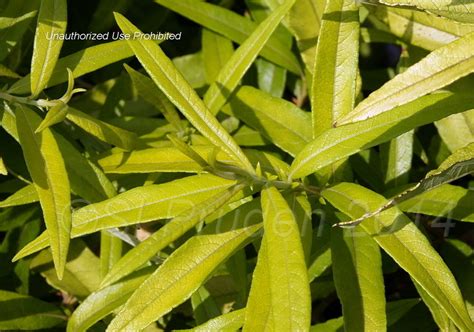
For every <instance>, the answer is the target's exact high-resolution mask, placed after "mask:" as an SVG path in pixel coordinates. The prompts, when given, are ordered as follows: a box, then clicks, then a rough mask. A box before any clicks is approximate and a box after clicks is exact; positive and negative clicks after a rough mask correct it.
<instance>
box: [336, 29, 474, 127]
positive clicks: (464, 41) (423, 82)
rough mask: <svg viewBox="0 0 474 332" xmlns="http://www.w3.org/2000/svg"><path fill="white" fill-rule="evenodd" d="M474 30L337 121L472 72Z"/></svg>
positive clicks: (380, 109) (387, 107) (370, 113)
mask: <svg viewBox="0 0 474 332" xmlns="http://www.w3.org/2000/svg"><path fill="white" fill-rule="evenodd" d="M473 43H474V33H470V34H468V35H466V36H464V37H462V38H459V39H457V40H455V41H454V42H452V43H450V44H448V45H446V46H443V47H440V48H438V49H437V50H435V51H433V52H431V53H430V54H429V55H428V56H426V57H425V58H424V59H422V60H421V61H420V62H418V63H416V64H414V65H413V66H411V67H409V68H408V69H407V70H406V71H404V72H403V73H401V74H399V75H397V76H395V77H394V78H393V79H392V80H390V81H388V82H387V83H385V84H384V85H383V86H382V87H381V88H380V89H378V90H377V91H375V92H373V93H372V94H371V95H369V96H368V97H367V98H366V99H364V100H363V101H362V102H361V103H360V104H359V105H357V107H356V108H355V109H354V111H353V112H351V113H350V114H348V115H346V116H343V117H342V118H340V119H339V120H338V121H337V124H339V125H341V124H347V123H351V122H356V121H362V120H365V119H368V118H372V117H374V116H376V115H378V114H381V113H384V112H388V111H391V110H393V108H395V107H397V106H399V105H403V104H406V103H408V102H410V101H412V100H415V99H417V98H419V97H421V96H424V95H426V94H428V93H430V92H433V91H435V90H438V89H440V88H442V87H444V86H446V85H448V84H450V83H452V82H454V81H456V80H457V79H459V78H461V77H463V76H466V75H469V74H470V73H472V72H473V71H474V48H473V47H472V44H473Z"/></svg>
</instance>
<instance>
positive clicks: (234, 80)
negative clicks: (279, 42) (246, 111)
mask: <svg viewBox="0 0 474 332" xmlns="http://www.w3.org/2000/svg"><path fill="white" fill-rule="evenodd" d="M294 3H295V0H286V1H285V2H284V3H283V4H282V5H281V6H279V7H278V8H277V9H276V10H275V11H273V12H272V13H271V14H270V15H269V16H268V17H267V18H266V19H265V20H264V21H263V22H262V23H260V24H259V25H258V27H257V28H256V29H255V30H254V31H253V32H252V34H251V35H250V36H249V37H248V38H247V39H246V40H245V42H243V43H242V45H241V46H240V47H239V48H238V49H237V50H236V51H235V52H234V54H233V55H232V57H231V58H230V59H229V61H227V63H226V64H225V65H224V67H223V68H222V69H221V71H220V72H219V75H218V76H217V78H216V80H215V82H214V83H212V84H211V86H210V87H209V89H208V90H207V91H206V94H205V95H204V103H205V104H206V106H207V107H208V109H209V111H210V112H211V113H213V114H216V113H217V112H218V111H219V110H220V109H221V107H222V106H224V104H225V103H226V101H227V99H228V98H229V96H230V95H231V94H232V93H233V92H234V90H235V88H236V87H237V85H238V84H239V82H240V80H241V79H242V77H243V76H244V75H245V73H246V72H247V70H248V69H249V67H250V65H251V64H252V63H253V62H254V60H255V59H256V58H257V56H258V54H259V53H260V51H261V50H262V49H263V47H264V46H265V45H266V43H267V42H268V40H269V38H270V36H271V35H272V34H273V32H274V31H275V29H276V28H277V27H278V24H279V23H280V21H281V20H282V19H283V17H284V16H285V15H286V13H288V11H289V10H290V8H291V7H292V6H293V4H294Z"/></svg>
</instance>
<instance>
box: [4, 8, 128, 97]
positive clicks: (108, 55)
mask: <svg viewBox="0 0 474 332" xmlns="http://www.w3.org/2000/svg"><path fill="white" fill-rule="evenodd" d="M28 1H29V0H28ZM131 56H133V51H132V50H131V49H130V47H129V46H128V44H127V41H125V40H117V41H113V42H109V43H104V44H99V45H95V46H91V47H88V48H86V49H83V50H81V51H78V52H76V53H73V54H70V55H67V56H65V57H63V58H61V59H59V60H58V62H57V63H56V66H55V67H54V70H53V72H52V74H51V77H50V79H49V82H48V87H52V86H55V85H58V84H61V83H64V82H67V80H68V73H67V68H71V69H72V73H73V76H74V78H78V77H81V76H83V75H85V74H87V73H90V72H93V71H96V70H97V69H100V68H102V67H105V66H107V65H109V64H111V63H114V62H117V61H120V60H123V59H126V58H129V57H131ZM30 81H31V75H27V76H25V77H23V78H22V79H20V80H18V81H17V82H15V84H13V85H12V86H11V87H10V89H8V92H10V93H13V94H27V93H29V92H30V91H31V88H30Z"/></svg>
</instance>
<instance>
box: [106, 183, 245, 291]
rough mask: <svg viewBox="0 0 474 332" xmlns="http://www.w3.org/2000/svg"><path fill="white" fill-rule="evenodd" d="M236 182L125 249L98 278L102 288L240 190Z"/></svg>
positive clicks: (131, 270)
mask: <svg viewBox="0 0 474 332" xmlns="http://www.w3.org/2000/svg"><path fill="white" fill-rule="evenodd" d="M243 187H244V186H243V185H236V186H233V187H230V188H229V189H227V190H225V191H223V192H219V193H218V194H216V195H214V196H212V197H210V198H208V199H206V200H205V201H202V202H200V203H198V204H196V205H193V206H192V207H191V208H189V209H187V210H185V211H184V212H183V213H181V214H179V215H178V216H177V217H175V218H173V219H172V220H170V221H168V222H167V223H166V225H164V226H163V227H161V228H160V229H159V230H157V231H156V232H155V233H153V234H152V235H150V236H149V237H148V238H147V239H146V240H144V241H143V242H140V244H138V245H137V246H136V247H135V248H133V249H131V250H130V251H129V252H127V253H126V254H125V255H124V256H123V257H122V259H121V260H120V261H118V262H117V264H115V266H114V267H113V268H112V270H111V271H110V272H109V273H108V274H107V276H105V278H104V280H102V285H101V286H102V287H104V286H107V285H110V284H112V283H114V282H116V281H117V280H120V279H121V278H123V277H124V276H127V275H128V274H130V273H131V272H133V271H135V270H136V269H138V268H139V267H140V266H142V265H144V264H145V263H146V262H148V261H149V260H150V259H151V258H153V257H154V256H155V255H156V254H157V253H159V252H160V251H161V250H162V249H164V248H165V247H166V246H168V245H169V244H171V243H172V242H174V241H176V240H177V239H179V238H180V237H181V236H183V235H184V234H185V233H186V232H187V231H189V230H190V229H192V228H193V227H194V226H196V225H197V224H198V223H199V222H200V221H202V220H203V219H204V218H206V217H208V216H209V215H210V214H211V213H213V212H215V211H216V210H217V209H219V208H220V207H222V206H223V205H224V204H226V203H227V202H228V201H229V200H230V199H231V198H232V197H233V196H235V195H236V194H237V193H239V192H240V191H241V190H242V189H243Z"/></svg>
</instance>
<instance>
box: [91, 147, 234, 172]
mask: <svg viewBox="0 0 474 332" xmlns="http://www.w3.org/2000/svg"><path fill="white" fill-rule="evenodd" d="M193 149H194V151H195V152H196V153H197V154H198V155H199V156H201V157H202V158H203V159H204V160H208V157H209V156H210V155H211V154H212V153H213V151H214V149H215V147H212V146H200V145H197V146H193ZM217 160H219V161H221V162H223V163H230V162H232V159H230V158H229V157H228V156H227V155H226V154H225V153H223V152H219V153H218V154H217ZM98 163H99V165H100V167H102V169H103V170H104V172H105V173H114V174H129V173H155V172H185V173H199V172H202V171H203V170H204V169H203V167H202V166H200V165H199V164H198V163H197V162H195V161H194V160H193V159H191V158H190V157H188V156H187V155H185V154H184V153H182V152H181V151H180V150H179V149H178V148H175V147H163V148H153V149H144V150H135V151H132V152H118V153H113V154H111V155H110V156H107V157H104V158H101V159H99V160H98Z"/></svg>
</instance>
